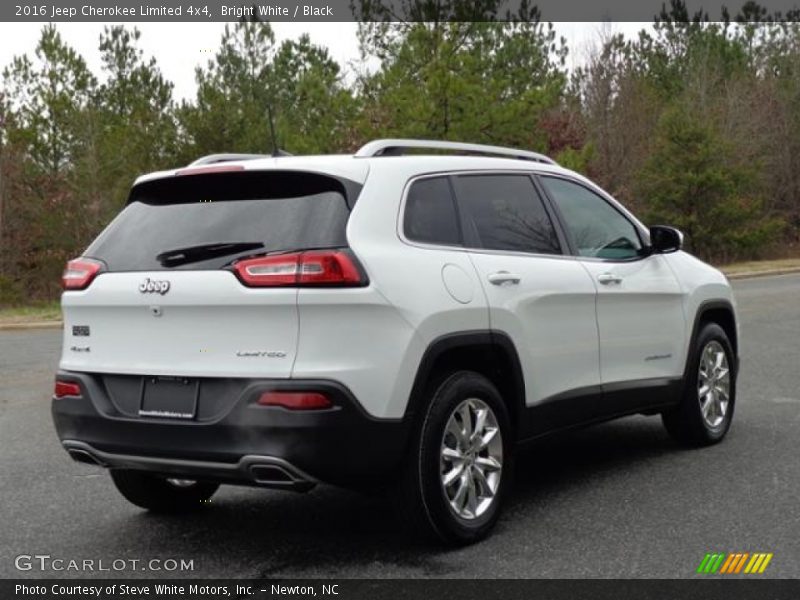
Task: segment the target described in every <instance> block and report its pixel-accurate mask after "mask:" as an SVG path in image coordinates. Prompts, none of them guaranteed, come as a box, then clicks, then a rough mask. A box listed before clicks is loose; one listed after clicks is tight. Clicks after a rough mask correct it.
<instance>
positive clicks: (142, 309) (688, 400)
mask: <svg viewBox="0 0 800 600" xmlns="http://www.w3.org/2000/svg"><path fill="white" fill-rule="evenodd" d="M426 150H428V155H423V154H420V152H425V151H426ZM448 151H449V154H448ZM681 241H682V236H681V234H680V233H679V232H678V231H676V230H674V229H672V228H669V227H663V226H658V227H651V228H649V229H648V228H646V227H644V226H643V225H642V224H641V223H640V222H639V221H638V220H637V219H636V218H635V217H634V216H633V215H632V214H630V213H629V212H628V211H627V210H626V209H625V208H624V207H623V206H621V205H620V204H619V203H618V202H616V201H615V200H614V199H613V198H611V197H610V196H609V195H608V194H606V193H605V192H603V191H602V190H601V189H599V188H598V187H597V186H596V185H594V184H593V183H591V182H590V181H588V180H587V179H585V178H584V177H582V176H580V175H578V174H576V173H573V172H571V171H568V170H565V169H563V168H560V167H559V166H558V165H556V164H555V163H554V162H553V161H552V160H550V159H549V158H547V157H545V156H542V155H539V154H535V153H532V152H526V151H522V150H513V149H508V148H498V147H489V146H478V145H471V144H457V143H449V142H429V141H420V140H379V141H375V142H371V143H369V144H367V145H366V146H364V147H363V148H361V149H360V150H359V151H358V152H357V153H356V154H355V155H352V156H318V157H278V158H272V157H256V156H249V155H214V156H210V157H206V158H203V159H200V160H199V161H196V162H195V163H193V164H192V165H189V167H187V168H184V169H179V170H174V171H164V172H159V173H153V174H150V175H146V176H144V177H141V178H140V179H138V180H137V182H136V183H135V185H134V186H133V189H132V191H131V194H130V198H129V201H128V203H127V206H126V207H125V209H124V210H123V211H122V212H121V213H120V214H119V216H117V217H116V218H115V219H114V220H113V221H112V222H111V224H110V225H109V226H108V227H107V228H106V229H105V231H103V232H102V233H101V234H100V236H99V237H98V238H97V239H96V240H95V241H94V242H93V243H92V244H91V245H90V246H89V247H88V248H87V249H86V251H85V252H84V253H83V256H81V257H80V258H77V259H75V260H73V261H70V262H69V264H68V265H67V268H66V271H65V272H64V278H63V285H64V290H65V291H64V294H63V297H62V307H63V313H64V345H63V354H62V356H61V362H60V367H59V371H58V374H57V376H56V383H55V396H54V399H53V402H52V410H53V417H54V419H55V425H56V429H57V431H58V435H59V437H60V439H61V441H62V443H63V445H64V448H65V449H66V450H67V452H69V454H70V455H71V456H72V457H73V458H75V459H76V460H79V461H83V462H89V463H93V464H97V465H101V466H103V467H107V468H109V469H110V472H111V477H112V479H113V481H114V483H115V484H116V486H117V488H118V489H119V491H120V492H121V493H122V495H123V496H125V498H127V499H128V500H130V501H131V502H132V503H134V504H136V505H138V506H140V507H144V508H147V509H151V510H155V511H180V510H187V509H192V508H196V507H197V506H198V505H200V504H201V503H202V502H204V501H206V500H208V499H209V498H210V497H211V495H212V494H213V493H214V492H215V491H216V489H217V488H218V486H219V485H220V484H223V483H232V484H246V485H253V486H263V487H268V488H283V489H292V490H301V491H302V490H308V489H310V488H312V487H313V486H314V485H315V484H316V483H318V482H326V483H332V484H337V485H342V486H350V487H354V488H362V489H363V488H378V487H381V488H384V487H386V486H387V485H389V486H394V489H395V491H394V494H393V495H394V497H395V498H398V499H399V504H400V505H401V507H402V509H403V510H404V511H405V512H406V513H407V515H408V517H409V518H410V519H411V520H412V522H413V523H414V524H415V525H416V526H418V527H419V528H421V529H422V530H423V531H425V532H428V533H432V534H435V535H437V536H439V537H440V538H442V539H444V540H446V541H448V542H451V543H467V542H470V541H474V540H477V539H479V538H481V537H482V536H484V535H486V534H487V533H488V532H489V530H490V529H491V528H492V526H493V525H494V523H495V521H496V520H497V518H498V515H499V512H500V509H501V506H502V504H503V501H504V499H505V498H506V496H507V495H508V493H509V484H510V480H511V472H512V460H513V457H514V448H515V446H516V445H517V444H519V443H520V442H522V441H526V440H530V439H533V438H536V437H539V436H542V435H544V434H547V433H551V432H554V431H558V430H561V429H565V428H569V427H573V426H578V425H584V424H588V423H592V422H598V421H603V420H608V419H611V418H615V417H620V416H624V415H630V414H635V413H644V414H653V415H655V414H660V415H661V417H662V419H663V422H664V425H665V426H666V428H667V430H668V431H669V433H670V434H672V435H673V436H674V437H676V438H678V439H679V440H681V441H682V442H685V443H688V444H694V445H704V444H711V443H714V442H718V441H720V440H721V439H722V438H723V437H724V436H725V433H726V432H727V431H728V428H729V427H730V423H731V417H732V416H733V409H734V402H735V398H736V387H735V386H736V371H737V365H738V360H737V355H738V353H737V346H738V332H737V322H736V314H735V308H734V300H733V296H732V294H731V289H730V286H729V285H728V282H727V280H726V279H725V277H724V276H723V275H722V274H721V273H719V272H718V271H717V270H715V269H713V268H712V267H710V266H708V265H706V264H704V263H702V262H700V261H699V260H697V259H695V258H693V257H692V256H690V255H689V254H687V253H685V252H683V251H681Z"/></svg>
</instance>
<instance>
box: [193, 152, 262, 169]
mask: <svg viewBox="0 0 800 600" xmlns="http://www.w3.org/2000/svg"><path fill="white" fill-rule="evenodd" d="M256 158H269V155H268V154H209V155H208V156H201V157H200V158H198V159H197V160H196V161H194V162H193V163H190V164H189V166H190V167H199V166H200V165H213V164H214V163H221V162H231V161H234V160H253V159H256Z"/></svg>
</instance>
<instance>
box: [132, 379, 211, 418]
mask: <svg viewBox="0 0 800 600" xmlns="http://www.w3.org/2000/svg"><path fill="white" fill-rule="evenodd" d="M199 395H200V380H199V379H189V378H186V377H142V391H141V397H140V401H139V416H140V417H157V418H161V419H194V417H195V415H196V414H197V399H198V397H199Z"/></svg>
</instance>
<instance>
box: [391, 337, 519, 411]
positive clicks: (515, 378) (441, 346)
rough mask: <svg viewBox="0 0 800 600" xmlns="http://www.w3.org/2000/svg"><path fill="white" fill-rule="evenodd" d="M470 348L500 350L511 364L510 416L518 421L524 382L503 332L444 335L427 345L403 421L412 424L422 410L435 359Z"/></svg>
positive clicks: (511, 346) (512, 343)
mask: <svg viewBox="0 0 800 600" xmlns="http://www.w3.org/2000/svg"><path fill="white" fill-rule="evenodd" d="M469 347H475V348H479V347H480V348H488V349H490V350H492V349H493V348H494V349H497V348H499V349H500V350H501V351H502V352H504V353H505V354H506V356H505V358H506V359H507V360H509V361H510V363H511V369H512V374H513V375H512V381H511V382H510V383H511V385H512V389H513V390H514V392H515V396H516V402H515V405H516V412H517V415H512V417H513V416H517V417H518V416H519V415H520V414H521V412H522V410H523V409H524V407H525V397H526V396H525V380H524V377H523V374H522V365H521V363H520V360H519V355H518V354H517V349H516V347H515V346H514V342H513V341H512V340H511V338H510V337H509V336H508V335H507V334H505V333H503V332H500V331H491V330H488V329H485V330H481V329H476V330H470V331H461V332H458V333H450V334H447V335H443V336H441V337H438V338H436V339H435V340H433V341H432V342H431V343H430V345H429V346H428V348H427V349H426V350H425V353H424V354H423V356H422V360H421V361H420V364H419V367H418V369H417V375H416V377H415V378H414V384H413V386H412V388H411V395H410V398H409V402H408V406H407V407H406V414H405V416H404V419H405V420H411V419H412V418H413V416H414V415H415V414H417V413H418V412H419V410H420V408H421V407H422V403H423V402H424V401H425V391H426V388H427V386H428V384H429V382H430V378H431V375H432V369H433V366H434V364H435V363H436V361H437V359H439V358H440V357H441V356H442V355H443V354H444V353H445V352H448V351H450V350H454V349H457V348H469ZM512 420H513V419H512Z"/></svg>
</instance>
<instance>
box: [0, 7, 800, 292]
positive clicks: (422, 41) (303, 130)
mask: <svg viewBox="0 0 800 600" xmlns="http://www.w3.org/2000/svg"><path fill="white" fill-rule="evenodd" d="M353 5H354V8H355V11H356V13H357V15H358V16H360V18H361V20H362V24H361V25H360V28H359V40H360V43H361V54H362V58H363V59H364V60H365V61H366V62H365V63H364V64H370V65H374V64H377V68H375V69H372V68H370V69H367V68H366V67H365V68H364V69H362V70H361V71H359V72H357V73H350V74H345V73H343V72H342V69H341V67H340V65H338V64H337V63H336V61H335V60H333V59H332V58H331V56H330V54H329V53H328V51H327V50H326V49H325V48H322V47H319V46H316V45H314V44H312V43H311V41H310V39H309V37H308V36H301V37H299V38H297V39H295V40H287V41H284V42H281V43H277V42H276V40H275V35H274V33H273V30H272V28H271V26H270V25H269V23H265V22H258V21H252V22H250V21H248V22H240V23H236V24H232V25H229V26H227V27H226V28H225V30H224V33H223V35H222V38H221V40H220V43H219V47H218V49H217V52H216V53H215V55H214V56H213V58H212V59H211V60H210V61H209V62H208V63H207V64H206V65H204V66H202V67H200V68H198V69H196V72H195V77H196V81H197V93H196V96H195V97H194V98H192V99H189V100H184V101H182V102H180V103H179V104H176V102H175V101H174V99H173V86H172V83H171V82H169V81H168V80H167V79H166V78H165V77H164V76H163V74H162V73H161V71H160V69H159V66H158V63H157V61H156V59H154V58H150V57H145V56H144V54H143V52H142V50H141V49H140V48H139V41H140V35H139V32H138V31H137V30H136V29H135V28H128V27H123V26H114V27H108V28H106V29H105V31H104V32H103V34H102V35H101V36H100V39H99V40H98V42H99V44H98V48H99V50H100V54H101V65H102V71H101V72H100V73H98V74H94V73H92V72H91V71H90V70H89V68H88V66H87V65H86V62H85V61H84V59H83V58H82V57H81V56H80V55H78V53H77V52H75V50H74V49H72V48H70V47H69V46H68V45H67V44H65V43H64V41H63V39H62V38H61V36H60V35H59V33H58V30H57V29H56V27H55V26H53V25H47V26H45V27H44V28H43V29H42V32H41V36H40V39H39V41H38V43H37V45H36V47H35V48H34V49H33V52H32V53H31V54H26V55H22V56H17V57H15V58H14V59H13V61H12V62H11V64H10V65H9V66H8V67H7V68H6V69H5V70H4V71H3V73H2V79H1V80H0V82H1V86H2V87H0V304H3V303H5V304H8V303H16V302H19V301H25V300H28V299H47V298H53V297H55V296H56V295H57V293H58V283H57V282H58V277H59V274H60V272H61V270H62V268H63V264H64V262H65V261H66V260H67V259H69V258H71V257H74V256H76V255H78V254H79V253H80V252H81V250H82V249H83V248H84V247H85V246H86V244H87V243H88V242H89V241H90V240H91V239H92V238H93V237H94V236H96V235H97V233H98V232H99V231H100V230H101V229H102V228H103V227H104V226H105V224H106V223H107V222H108V221H109V220H110V219H111V218H112V216H113V215H114V214H115V213H116V212H117V211H118V210H119V209H120V207H121V206H122V205H123V204H124V202H125V200H126V198H127V194H128V190H129V188H130V184H131V182H132V180H133V179H134V178H135V177H136V176H137V175H139V174H141V173H144V172H148V171H153V170H157V169H161V168H169V167H172V166H175V165H181V164H186V163H188V162H190V161H191V160H194V159H195V158H196V157H198V156H200V155H203V154H211V153H215V152H254V153H268V152H271V151H272V150H273V147H272V136H271V132H270V119H269V116H268V115H269V112H271V113H272V116H273V122H274V127H275V131H276V137H277V139H278V144H279V146H280V147H281V148H283V149H285V150H288V151H289V152H292V153H296V154H313V153H331V152H349V151H352V150H354V149H355V148H357V147H358V146H359V145H360V144H361V143H363V142H365V141H367V140H368V139H372V138H377V137H420V138H434V139H449V140H463V141H469V142H484V143H492V144H498V145H508V146H515V147H523V148H530V149H535V150H539V151H544V152H547V153H549V154H551V155H553V156H554V157H555V158H556V160H558V161H559V162H560V163H561V164H562V165H564V166H566V167H567V168H571V169H573V170H576V171H579V172H581V173H585V174H587V175H589V176H590V177H592V178H593V179H595V180H596V181H598V183H600V184H601V185H602V186H603V187H605V188H606V189H608V190H609V191H610V192H611V193H612V194H614V195H615V196H617V197H618V198H619V199H620V200H622V201H623V202H625V203H627V204H628V206H630V207H631V208H633V209H634V210H636V211H637V212H639V213H640V214H642V215H644V216H645V217H647V218H648V220H650V221H651V222H656V221H658V222H663V223H667V224H673V225H677V226H678V227H680V228H682V229H684V230H685V232H686V234H687V238H688V239H689V241H690V243H691V244H692V246H693V247H694V249H695V250H696V251H697V252H698V253H699V254H700V255H701V256H703V257H705V258H708V259H711V260H715V261H728V260H733V259H739V258H753V257H756V256H758V255H759V254H761V253H764V252H770V247H771V246H777V245H778V242H781V241H789V242H792V241H794V242H797V241H800V25H799V24H798V23H797V20H798V19H797V17H798V16H799V15H797V14H794V16H792V15H787V16H786V17H780V18H779V17H778V16H777V15H769V14H767V13H766V11H765V10H764V9H763V8H761V7H759V6H758V5H756V4H754V3H751V2H750V3H747V4H745V5H744V6H743V8H742V10H741V13H740V14H739V15H737V16H736V17H735V18H733V19H731V18H729V15H727V14H723V19H722V21H720V22H710V21H709V19H708V15H706V14H703V13H698V14H690V13H689V12H688V10H687V8H686V4H685V3H684V2H683V0H670V2H669V5H668V6H667V7H665V8H664V9H663V10H662V11H661V13H660V14H659V15H658V17H657V19H656V22H655V24H654V26H653V27H652V28H650V29H647V30H642V32H640V34H639V35H638V36H637V37H635V38H634V39H625V38H624V37H622V36H620V35H610V34H608V35H606V36H605V37H604V38H603V39H601V40H600V43H599V45H598V47H597V49H596V51H595V52H594V54H593V55H592V56H590V57H589V59H588V60H587V61H586V62H585V63H584V64H583V66H581V67H580V68H578V69H574V70H573V71H572V72H571V73H569V74H568V72H567V70H566V67H565V64H566V60H565V59H566V56H567V48H566V46H565V44H564V40H563V39H558V38H557V36H556V34H555V31H554V29H553V27H552V24H546V23H542V22H541V20H540V14H539V12H538V10H537V9H536V8H535V7H534V6H533V5H532V4H530V3H529V2H522V3H520V5H519V6H518V10H517V12H516V13H515V14H503V12H502V11H503V10H505V8H504V7H505V5H506V3H504V2H502V1H501V0H478V1H475V0H399V1H398V2H396V3H395V5H394V8H395V9H396V10H397V11H399V12H396V13H391V14H390V13H389V12H387V8H386V6H385V3H378V2H375V1H374V0H354V2H353ZM397 17H399V18H400V20H398V18H397ZM501 17H502V19H503V20H502V21H499V20H498V19H499V18H501ZM403 19H405V20H403Z"/></svg>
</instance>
